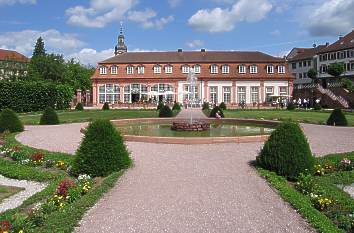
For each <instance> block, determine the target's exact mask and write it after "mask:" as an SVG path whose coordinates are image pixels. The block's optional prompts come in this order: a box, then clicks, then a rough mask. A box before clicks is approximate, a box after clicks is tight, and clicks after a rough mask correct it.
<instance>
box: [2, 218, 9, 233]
mask: <svg viewBox="0 0 354 233" xmlns="http://www.w3.org/2000/svg"><path fill="white" fill-rule="evenodd" d="M11 228H12V225H11V223H10V222H9V221H8V220H6V219H5V220H2V221H1V222H0V232H4V231H9V230H10V229H11Z"/></svg>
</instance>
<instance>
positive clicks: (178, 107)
mask: <svg viewBox="0 0 354 233" xmlns="http://www.w3.org/2000/svg"><path fill="white" fill-rule="evenodd" d="M172 111H181V105H180V104H179V103H177V102H175V103H174V104H173V107H172Z"/></svg>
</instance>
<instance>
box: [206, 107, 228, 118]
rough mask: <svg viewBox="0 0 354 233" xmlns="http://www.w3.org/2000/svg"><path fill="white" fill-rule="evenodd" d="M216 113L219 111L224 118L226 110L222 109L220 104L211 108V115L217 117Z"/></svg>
mask: <svg viewBox="0 0 354 233" xmlns="http://www.w3.org/2000/svg"><path fill="white" fill-rule="evenodd" d="M216 113H218V114H219V115H220V116H221V118H224V112H223V111H222V109H221V108H220V107H219V106H215V107H214V108H213V109H212V110H211V112H210V115H209V117H214V118H215V117H216Z"/></svg>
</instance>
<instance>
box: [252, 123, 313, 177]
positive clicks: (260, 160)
mask: <svg viewBox="0 0 354 233" xmlns="http://www.w3.org/2000/svg"><path fill="white" fill-rule="evenodd" d="M257 164H258V165H259V166H261V167H263V168H265V169H268V170H270V171H275V172H276V173H277V174H278V175H281V176H285V177H287V178H289V179H295V178H296V177H297V176H298V175H299V174H300V173H305V172H306V171H307V170H308V171H312V169H313V167H314V158H313V156H312V153H311V150H310V146H309V144H308V142H307V139H306V137H305V135H304V133H303V132H302V130H301V128H300V126H299V125H298V124H296V123H292V122H284V123H281V124H280V125H279V126H278V127H277V129H276V130H275V131H273V133H272V134H271V135H270V137H269V139H268V141H267V142H266V143H265V144H264V147H263V149H262V150H261V152H260V154H259V156H257Z"/></svg>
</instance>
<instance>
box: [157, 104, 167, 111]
mask: <svg viewBox="0 0 354 233" xmlns="http://www.w3.org/2000/svg"><path fill="white" fill-rule="evenodd" d="M163 106H165V105H164V103H162V102H159V104H158V105H157V108H156V110H157V111H159V110H160V109H161V108H162V107H163Z"/></svg>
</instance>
